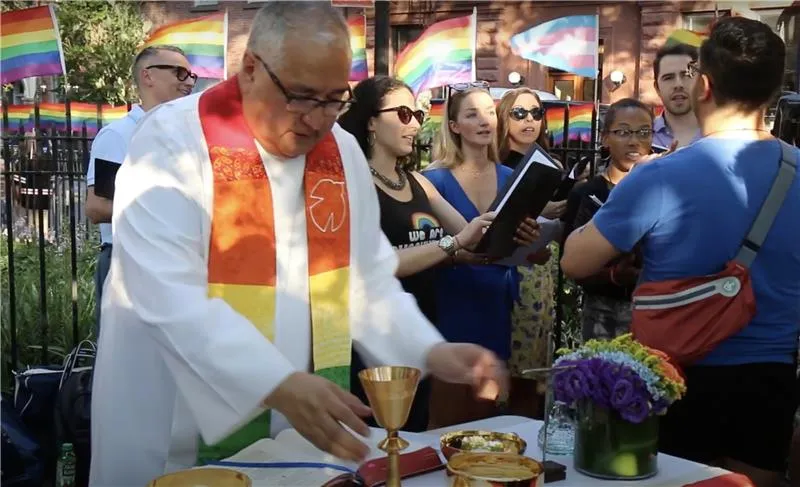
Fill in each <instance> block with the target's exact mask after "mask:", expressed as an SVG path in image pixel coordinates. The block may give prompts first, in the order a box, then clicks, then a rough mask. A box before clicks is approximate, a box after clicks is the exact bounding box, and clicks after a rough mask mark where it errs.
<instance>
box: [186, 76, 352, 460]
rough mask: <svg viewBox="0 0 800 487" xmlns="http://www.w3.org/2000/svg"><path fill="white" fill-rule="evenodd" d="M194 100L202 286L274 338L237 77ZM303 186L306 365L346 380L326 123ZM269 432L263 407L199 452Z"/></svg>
mask: <svg viewBox="0 0 800 487" xmlns="http://www.w3.org/2000/svg"><path fill="white" fill-rule="evenodd" d="M199 103H200V105H199V110H200V123H201V125H202V128H203V134H204V136H205V140H206V145H207V147H208V152H209V156H210V159H211V167H212V170H213V173H214V208H213V214H212V220H211V238H210V245H209V257H208V296H209V297H212V298H220V299H223V300H225V302H226V303H228V304H229V305H230V306H231V307H232V308H233V309H234V310H236V311H237V312H238V313H240V314H241V315H242V316H244V317H246V318H247V319H248V320H250V322H251V323H252V324H253V326H255V327H256V328H258V330H259V331H260V332H261V334H262V335H264V338H266V339H267V340H270V341H274V340H275V300H276V291H275V290H276V285H277V272H276V269H277V256H276V250H275V220H274V212H275V207H274V206H273V202H272V192H271V188H270V182H269V178H268V176H267V172H266V170H265V168H264V164H263V162H262V160H261V156H260V154H259V152H258V149H257V147H256V144H255V139H254V138H253V135H252V132H251V131H250V129H249V127H248V126H247V123H246V121H245V118H244V113H243V110H242V95H241V91H240V90H239V81H238V77H233V78H231V79H229V80H227V81H224V82H222V83H220V84H218V85H216V86H214V87H213V88H211V89H209V90H207V91H206V92H205V93H203V95H202V96H201V97H200V102H199ZM286 164H294V163H291V162H286ZM303 188H304V192H305V202H306V232H307V234H308V273H309V276H308V283H309V302H310V309H311V325H312V342H313V343H312V350H313V353H312V356H313V361H314V373H316V374H318V375H321V376H323V377H325V378H327V379H329V380H332V381H333V382H335V383H336V384H338V385H339V386H340V387H342V388H344V389H346V390H349V387H350V353H351V341H350V315H349V309H350V307H349V299H350V267H349V266H350V211H349V200H348V197H347V185H346V182H345V175H344V166H343V165H342V158H341V155H340V152H339V147H338V146H337V144H336V139H335V138H334V136H333V134H332V133H329V134H328V135H327V136H326V137H325V138H324V139H323V140H322V141H320V142H319V143H318V144H317V145H316V146H315V147H314V149H312V151H311V152H310V153H309V154H308V155H307V156H306V166H305V174H304V176H303ZM283 319H291V317H288V316H287V317H283ZM220 325H223V326H224V323H221V324H220ZM297 325H298V326H302V323H298V324H297ZM223 359H224V358H223ZM264 373H267V371H264ZM264 392H265V394H266V392H267V391H264ZM269 434H270V414H269V411H266V412H265V413H264V414H262V415H261V416H259V417H257V418H256V419H254V420H253V421H252V422H251V423H249V424H247V425H246V426H244V427H243V428H241V429H240V430H238V431H236V432H235V433H234V434H232V435H231V436H230V437H228V438H226V439H225V440H223V441H221V442H220V443H217V444H215V445H206V444H204V443H202V441H201V446H200V449H199V452H198V453H199V455H198V459H199V461H200V463H208V462H209V461H213V460H219V459H221V458H225V457H228V456H231V455H233V454H234V453H236V452H238V451H239V450H241V449H242V448H244V447H246V446H248V445H250V444H252V443H253V442H255V441H257V440H259V439H262V438H267V437H269Z"/></svg>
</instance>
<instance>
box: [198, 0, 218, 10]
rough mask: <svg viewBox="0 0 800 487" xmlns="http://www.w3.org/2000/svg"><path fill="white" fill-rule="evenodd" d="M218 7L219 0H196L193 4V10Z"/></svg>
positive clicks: (215, 8)
mask: <svg viewBox="0 0 800 487" xmlns="http://www.w3.org/2000/svg"><path fill="white" fill-rule="evenodd" d="M218 7H219V1H218V0H194V3H193V4H192V10H194V11H203V10H217V8H218Z"/></svg>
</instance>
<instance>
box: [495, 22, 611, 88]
mask: <svg viewBox="0 0 800 487" xmlns="http://www.w3.org/2000/svg"><path fill="white" fill-rule="evenodd" d="M599 30H600V29H599V26H598V17H597V15H574V16H570V17H560V18H557V19H555V20H551V21H549V22H545V23H544V24H539V25H537V26H535V27H532V28H530V29H528V30H526V31H525V32H522V33H520V34H517V35H515V36H513V37H511V50H512V52H514V54H516V55H518V56H520V57H523V58H525V59H529V60H531V61H535V62H537V63H539V64H544V65H545V66H550V67H551V68H556V69H560V70H562V71H567V72H570V73H575V74H577V75H580V76H585V77H587V78H596V77H597V69H598V67H597V54H598V48H597V45H598V44H597V43H598V40H597V35H598V31H599Z"/></svg>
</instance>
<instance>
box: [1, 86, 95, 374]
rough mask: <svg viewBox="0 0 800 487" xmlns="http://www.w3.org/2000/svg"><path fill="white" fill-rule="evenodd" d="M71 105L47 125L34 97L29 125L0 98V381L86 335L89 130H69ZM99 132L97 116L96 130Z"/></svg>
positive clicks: (53, 357) (52, 359) (54, 359)
mask: <svg viewBox="0 0 800 487" xmlns="http://www.w3.org/2000/svg"><path fill="white" fill-rule="evenodd" d="M71 105H72V103H71V101H70V100H69V99H67V100H66V101H65V102H64V104H63V107H64V116H65V120H62V121H61V123H55V124H53V123H50V124H47V123H43V121H42V113H41V110H40V103H39V99H38V96H37V99H36V100H35V102H34V104H33V106H32V114H31V116H30V119H29V120H21V119H20V118H19V117H16V118H11V117H10V115H13V114H10V113H9V108H10V107H11V106H12V105H10V103H8V100H6V99H4V100H3V106H2V114H3V119H2V152H0V157H2V161H1V162H0V166H1V169H2V180H1V182H0V184H2V194H3V202H2V208H0V223H1V224H2V233H3V237H4V238H3V242H2V243H0V249H2V252H0V253H2V254H3V255H2V257H4V258H3V259H2V261H0V266H2V267H0V270H2V271H3V272H2V288H3V289H2V291H3V295H2V335H3V336H2V337H3V343H2V356H3V364H2V365H3V374H2V378H3V379H7V378H8V377H9V375H8V373H9V372H10V371H13V370H17V368H18V367H19V365H20V363H21V362H22V363H23V364H48V363H58V362H60V361H61V358H62V356H63V354H64V353H65V352H68V351H69V350H70V349H71V348H72V346H73V345H74V344H76V343H78V342H79V341H80V340H81V339H83V338H85V337H86V334H87V333H88V330H91V327H90V326H87V324H86V323H85V322H87V321H88V320H90V319H91V318H90V316H91V314H92V313H89V312H86V310H87V309H89V308H93V306H94V302H93V299H94V295H93V292H94V290H93V281H92V279H91V278H90V277H88V276H91V273H92V269H86V268H85V267H91V266H92V261H91V260H90V259H86V258H82V256H81V252H82V250H83V251H84V252H83V254H84V257H85V255H92V254H93V253H94V252H92V250H93V247H94V248H96V245H95V240H96V239H95V238H94V228H93V226H92V225H91V224H90V222H89V221H88V219H87V218H86V215H85V213H84V211H83V208H84V198H85V194H86V192H85V191H86V169H87V165H88V162H89V150H90V146H91V141H92V138H93V135H94V133H93V132H94V130H92V131H91V132H90V128H89V127H87V124H86V122H85V120H84V121H83V123H81V124H80V126H78V125H77V124H73V121H72V118H73V117H72V110H71ZM99 113H100V110H99V107H98V114H99ZM92 125H94V124H92ZM101 126H102V119H101V117H100V116H98V118H97V121H96V125H95V126H94V127H98V128H99V127H101ZM94 127H91V129H94ZM81 264H84V265H81ZM81 267H84V268H81ZM82 278H83V281H84V282H80V281H81V279H82ZM79 291H81V293H80V295H79ZM82 315H83V316H82ZM82 318H83V319H82ZM82 321H83V322H84V323H81V322H82Z"/></svg>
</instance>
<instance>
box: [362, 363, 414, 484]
mask: <svg viewBox="0 0 800 487" xmlns="http://www.w3.org/2000/svg"><path fill="white" fill-rule="evenodd" d="M420 375H421V372H420V370H419V369H415V368H412V367H394V366H387V367H375V368H372V369H365V370H362V371H361V372H359V373H358V378H359V380H361V385H363V386H364V391H365V392H366V393H367V398H368V399H369V405H370V407H371V408H372V412H373V414H374V415H375V420H376V421H377V422H378V424H379V425H380V426H381V427H382V428H384V429H385V430H386V432H387V436H386V438H384V439H383V440H381V442H380V443H379V444H378V448H380V449H381V450H383V451H385V452H386V454H387V455H388V456H389V472H388V476H387V479H386V486H387V487H400V452H401V451H403V450H405V449H406V448H407V447H408V442H407V441H406V440H404V439H402V438H400V436H399V434H398V431H399V430H400V428H402V427H403V426H404V425H405V424H406V421H408V413H409V412H410V410H411V403H412V402H413V401H414V395H415V394H416V393H417V384H418V383H419V378H420Z"/></svg>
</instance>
